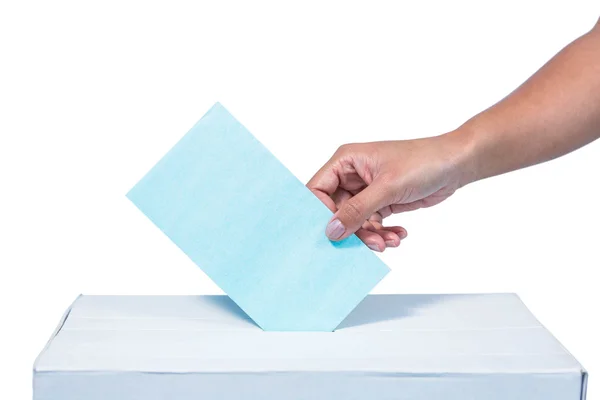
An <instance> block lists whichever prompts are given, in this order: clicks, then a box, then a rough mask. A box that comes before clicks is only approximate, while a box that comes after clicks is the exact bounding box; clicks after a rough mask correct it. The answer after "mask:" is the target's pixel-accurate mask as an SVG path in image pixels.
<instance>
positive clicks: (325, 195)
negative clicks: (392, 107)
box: [307, 133, 468, 251]
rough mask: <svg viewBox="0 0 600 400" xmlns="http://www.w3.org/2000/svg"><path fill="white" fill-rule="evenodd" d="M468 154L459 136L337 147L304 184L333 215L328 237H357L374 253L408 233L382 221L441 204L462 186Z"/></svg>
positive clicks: (334, 238) (328, 227)
mask: <svg viewBox="0 0 600 400" xmlns="http://www.w3.org/2000/svg"><path fill="white" fill-rule="evenodd" d="M466 148H467V147H466V146H465V140H464V135H459V134H457V133H448V134H446V135H441V136H436V137H431V138H425V139H416V140H401V141H388V142H372V143H359V144H348V145H344V146H342V147H340V148H339V149H338V150H337V151H336V152H335V154H334V155H333V157H332V158H331V159H330V160H329V161H328V162H327V163H326V164H325V165H324V166H323V167H322V168H321V169H320V170H319V172H317V174H316V175H315V176H314V177H313V178H312V179H311V180H310V181H309V182H308V184H307V186H308V188H309V189H310V190H311V191H312V192H313V193H314V194H315V195H316V196H317V197H318V198H319V199H320V200H321V201H322V202H323V203H324V204H325V205H326V206H327V207H328V208H329V209H330V210H331V211H333V212H334V213H335V214H334V216H333V217H332V218H331V220H330V221H329V223H328V225H327V228H326V234H327V236H328V237H329V238H330V239H331V240H334V241H338V240H342V239H345V238H347V237H348V236H350V235H351V234H352V233H356V235H357V236H358V237H359V238H360V239H361V240H362V241H363V242H364V243H365V244H366V245H367V246H369V248H371V249H372V250H375V251H383V250H385V248H386V247H397V246H399V245H400V241H401V240H402V239H404V238H406V236H407V232H406V230H405V229H404V228H402V227H399V226H384V225H383V219H384V218H386V217H388V216H390V215H391V214H396V213H401V212H404V211H412V210H417V209H419V208H424V207H431V206H433V205H436V204H439V203H440V202H442V201H444V200H445V199H447V198H448V197H449V196H450V195H452V194H453V193H454V191H455V190H457V189H458V188H459V187H461V186H463V185H464V184H466V180H465V178H466V177H465V172H464V171H467V170H468V168H465V167H466V165H465V164H466V162H465V161H466V160H465V153H466V151H465V150H466Z"/></svg>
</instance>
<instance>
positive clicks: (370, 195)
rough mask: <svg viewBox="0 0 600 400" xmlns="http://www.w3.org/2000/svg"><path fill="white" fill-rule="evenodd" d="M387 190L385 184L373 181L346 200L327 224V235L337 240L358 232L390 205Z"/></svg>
mask: <svg viewBox="0 0 600 400" xmlns="http://www.w3.org/2000/svg"><path fill="white" fill-rule="evenodd" d="M386 192H387V190H386V187H385V185H382V184H381V183H377V182H373V183H371V184H370V185H369V186H367V187H366V188H365V189H363V190H362V191H361V192H359V193H358V194H357V195H355V196H353V197H351V198H350V199H348V200H347V201H346V202H344V203H343V204H342V206H341V207H340V209H339V210H338V211H337V212H336V213H335V214H334V216H333V217H332V218H331V220H330V221H329V224H327V229H326V230H325V234H326V235H327V237H328V238H329V239H331V240H335V241H337V240H342V239H345V238H347V237H348V236H350V235H351V234H353V233H354V232H356V231H357V230H358V229H359V228H360V227H361V226H362V225H363V223H364V222H365V221H366V220H367V219H368V218H369V217H370V216H371V215H373V214H374V213H375V212H376V211H378V210H379V209H381V208H383V207H385V206H386V205H388V204H387V203H386V200H387V197H388V196H387V193H386Z"/></svg>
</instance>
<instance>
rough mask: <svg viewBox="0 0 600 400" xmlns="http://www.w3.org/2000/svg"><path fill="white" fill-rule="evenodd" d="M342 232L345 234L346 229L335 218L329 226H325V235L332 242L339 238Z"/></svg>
mask: <svg viewBox="0 0 600 400" xmlns="http://www.w3.org/2000/svg"><path fill="white" fill-rule="evenodd" d="M344 232H346V227H345V226H344V225H343V224H342V223H341V222H340V220H339V219H337V218H336V219H334V220H333V221H331V222H329V224H327V229H325V234H326V235H327V237H328V238H329V239H332V240H337V239H339V238H341V237H342V236H343V235H344Z"/></svg>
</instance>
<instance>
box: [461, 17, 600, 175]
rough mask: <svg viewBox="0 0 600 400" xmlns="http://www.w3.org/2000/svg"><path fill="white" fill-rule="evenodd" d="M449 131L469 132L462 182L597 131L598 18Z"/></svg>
mask: <svg viewBox="0 0 600 400" xmlns="http://www.w3.org/2000/svg"><path fill="white" fill-rule="evenodd" d="M452 134H454V135H464V136H466V137H468V142H467V143H468V150H469V151H470V154H469V156H468V157H470V160H469V161H468V162H470V163H471V165H470V168H469V173H468V174H467V176H466V178H467V180H466V182H463V183H468V182H470V181H474V180H478V179H483V178H487V177H490V176H494V175H498V174H502V173H505V172H508V171H512V170H515V169H519V168H523V167H527V166H530V165H534V164H537V163H541V162H544V161H548V160H551V159H553V158H556V157H559V156H562V155H564V154H567V153H569V152H571V151H573V150H575V149H577V148H579V147H581V146H584V145H586V144H588V143H590V142H591V141H593V140H595V139H597V138H598V137H600V22H599V23H598V24H597V25H596V26H595V27H594V29H592V30H591V31H590V32H589V33H587V34H585V35H584V36H582V37H580V38H579V39H577V40H575V41H574V42H573V43H571V44H570V45H568V46H567V47H566V48H564V49H563V50H562V51H561V52H560V53H558V54H557V55H556V56H555V57H554V58H553V59H552V60H550V61H549V62H548V63H547V64H546V65H545V66H543V67H542V68H541V69H540V70H539V71H538V72H537V73H536V74H535V75H533V76H532V77H531V78H530V79H529V80H527V81H526V82H525V83H524V84H523V85H521V86H520V87H519V88H518V89H517V90H515V91H514V92H513V93H512V94H510V95H509V96H508V97H506V98H505V99H503V100H502V101H500V102H499V103H497V104H496V105H494V106H493V107H491V108H489V109H487V110H486V111H484V112H482V113H481V114H479V115H477V116H475V117H474V118H472V119H471V120H469V121H468V122H467V123H466V124H465V125H464V126H463V127H461V129H459V130H458V131H457V132H456V133H452Z"/></svg>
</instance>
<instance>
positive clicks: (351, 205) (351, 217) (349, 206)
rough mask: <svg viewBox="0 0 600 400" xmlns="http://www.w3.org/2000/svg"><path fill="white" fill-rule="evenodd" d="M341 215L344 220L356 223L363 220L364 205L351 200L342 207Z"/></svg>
mask: <svg viewBox="0 0 600 400" xmlns="http://www.w3.org/2000/svg"><path fill="white" fill-rule="evenodd" d="M341 213H342V215H343V217H344V219H346V220H347V221H351V222H352V223H356V222H357V221H360V219H361V218H362V205H361V204H360V203H359V202H358V201H356V200H349V201H348V202H346V204H345V205H344V207H342V209H341Z"/></svg>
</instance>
